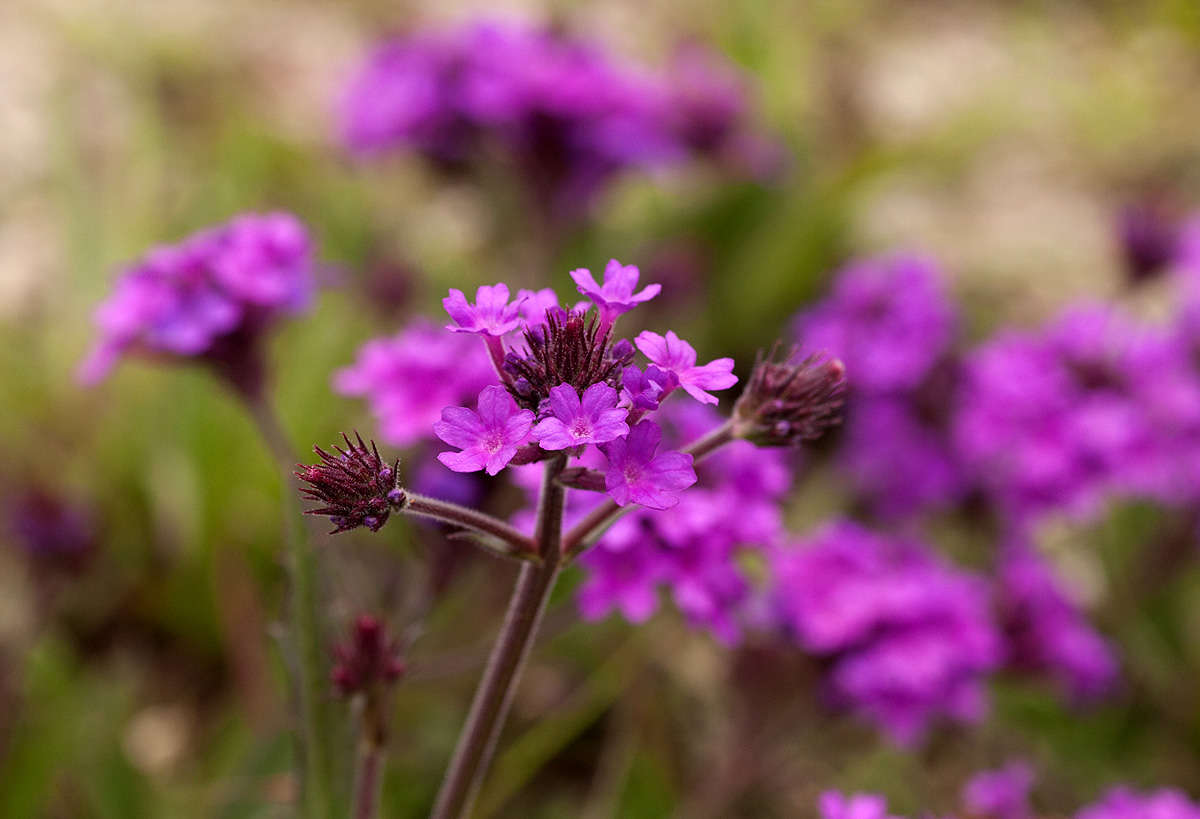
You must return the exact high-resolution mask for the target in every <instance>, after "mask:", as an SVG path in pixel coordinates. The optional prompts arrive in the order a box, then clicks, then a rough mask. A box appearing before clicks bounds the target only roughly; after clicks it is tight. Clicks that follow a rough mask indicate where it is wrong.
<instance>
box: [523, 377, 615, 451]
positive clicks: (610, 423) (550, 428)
mask: <svg viewBox="0 0 1200 819" xmlns="http://www.w3.org/2000/svg"><path fill="white" fill-rule="evenodd" d="M550 411H551V413H552V415H551V416H550V417H549V418H545V419H543V420H541V421H539V422H538V424H537V426H535V427H534V428H533V440H535V441H537V442H538V444H540V445H541V447H542V449H547V450H559V449H571V448H572V447H577V446H582V445H584V444H603V443H606V442H608V441H611V440H613V439H614V438H619V437H621V436H623V435H625V434H627V433H628V432H629V425H628V424H626V423H625V416H626V415H628V414H629V413H628V411H627V410H623V409H618V408H617V391H616V390H614V389H613V388H612V387H610V386H608V385H607V384H593V385H592V386H590V387H588V388H587V389H586V390H585V391H584V393H583V400H582V401H581V400H580V398H579V393H577V392H575V388H574V387H572V386H571V385H570V384H561V385H559V386H557V387H555V388H554V389H552V390H550Z"/></svg>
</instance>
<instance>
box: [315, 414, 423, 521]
mask: <svg viewBox="0 0 1200 819" xmlns="http://www.w3.org/2000/svg"><path fill="white" fill-rule="evenodd" d="M354 437H355V440H354V441H351V440H350V438H349V436H347V435H344V434H343V435H342V440H344V441H345V442H346V448H345V449H343V448H341V447H340V446H335V447H334V448H333V449H334V452H335V453H336V454H331V453H329V452H326V451H325V450H323V449H321V448H320V447H314V450H315V451H316V453H317V454H318V455H319V456H321V463H319V464H313V465H312V466H305V465H304V464H300V465H299V466H300V469H299V470H298V471H297V472H296V477H298V478H299V479H300V480H302V481H304V482H305V483H307V484H309V486H307V487H304V488H302V489H301V490H300V492H301V494H303V495H304V497H305V498H307V499H308V500H311V501H315V502H317V503H318V504H320V505H319V506H317V507H316V508H313V509H308V510H306V511H305V513H306V514H309V515H325V516H327V517H328V518H329V521H330V523H332V524H333V526H334V528H333V531H332V532H331V534H336V533H338V532H345V531H347V530H348V529H356V528H358V527H359V526H365V527H366V528H368V529H370V530H371V531H372V532H378V531H379V530H380V529H381V528H383V525H384V524H385V523H387V520H388V516H389V515H390V514H391V513H392V512H394V511H398V510H400V509H403V508H404V505H405V504H406V503H407V502H408V498H407V496H406V495H405V494H404V490H403V488H401V486H400V461H398V460H397V461H396V462H395V463H394V464H392V465H390V466H389V465H388V464H385V463H384V462H383V459H382V458H381V457H380V456H379V450H378V449H377V448H376V447H375V442H374V441H372V442H371V445H370V447H369V448H368V447H367V444H366V443H364V442H363V439H362V436H361V435H359V434H358V433H355V436H354Z"/></svg>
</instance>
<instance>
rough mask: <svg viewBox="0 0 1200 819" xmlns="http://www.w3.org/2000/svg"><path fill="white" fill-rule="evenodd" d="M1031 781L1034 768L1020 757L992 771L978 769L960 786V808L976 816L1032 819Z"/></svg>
mask: <svg viewBox="0 0 1200 819" xmlns="http://www.w3.org/2000/svg"><path fill="white" fill-rule="evenodd" d="M1033 780H1034V774H1033V768H1032V767H1030V765H1029V764H1028V763H1027V762H1022V761H1020V760H1017V761H1014V762H1010V763H1008V764H1007V765H1005V766H1004V767H1003V768H998V769H997V770H994V771H981V772H980V773H977V774H976V775H975V776H973V777H971V779H970V780H969V781H968V782H967V784H966V785H965V786H964V787H963V792H962V803H963V807H964V808H966V811H967V814H968V815H969V816H974V817H978V819H1033V810H1032V809H1031V808H1030V807H1029V791H1030V789H1031V788H1032V787H1033Z"/></svg>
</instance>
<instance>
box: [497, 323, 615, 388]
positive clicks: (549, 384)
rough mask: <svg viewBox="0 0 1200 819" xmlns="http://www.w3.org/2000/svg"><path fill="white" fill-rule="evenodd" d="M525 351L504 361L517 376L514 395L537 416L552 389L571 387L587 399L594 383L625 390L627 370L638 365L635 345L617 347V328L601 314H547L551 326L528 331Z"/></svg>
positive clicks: (508, 368) (507, 356)
mask: <svg viewBox="0 0 1200 819" xmlns="http://www.w3.org/2000/svg"><path fill="white" fill-rule="evenodd" d="M525 347H526V349H525V350H521V351H512V352H509V353H508V355H506V356H505V358H504V370H505V372H507V373H508V374H509V375H511V376H512V383H511V385H510V386H509V388H508V389H509V392H510V393H512V396H513V398H515V399H516V401H517V404H519V405H520V406H521V407H523V408H524V409H529V410H533V411H534V412H537V411H538V409H539V407H540V406H541V403H542V402H543V401H545V400H547V399H549V397H550V390H552V389H553V388H555V387H557V386H559V385H560V384H570V385H571V386H572V387H574V388H575V391H576V392H577V393H578V394H580V395H582V394H583V393H584V391H585V390H587V388H588V387H590V386H592V385H593V384H608V385H609V386H610V387H613V388H614V389H616V388H619V387H620V386H621V371H622V370H623V369H624V368H625V366H626V365H628V364H629V362H630V361H632V360H633V355H634V349H633V345H632V344H631V343H630V342H628V341H626V340H624V339H622V340H620V341H618V342H617V343H615V344H614V343H613V342H612V326H611V325H605V324H602V323H601V322H600V321H599V320H598V319H597V318H596V316H595V315H591V316H586V315H584V314H583V313H578V312H575V311H567V310H563V309H562V308H560V307H555V308H552V309H550V310H547V311H546V323H545V324H544V325H540V324H539V325H534V326H532V327H530V328H529V329H528V330H527V331H526V332H525Z"/></svg>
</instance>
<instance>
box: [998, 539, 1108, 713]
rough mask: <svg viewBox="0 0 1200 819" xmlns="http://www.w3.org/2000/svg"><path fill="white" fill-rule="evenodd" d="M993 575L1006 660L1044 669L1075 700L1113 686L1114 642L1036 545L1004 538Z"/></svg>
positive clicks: (1093, 696) (1028, 668)
mask: <svg viewBox="0 0 1200 819" xmlns="http://www.w3.org/2000/svg"><path fill="white" fill-rule="evenodd" d="M997 575H998V578H997V580H998V585H999V589H998V593H997V594H998V598H999V606H1000V613H1001V618H1002V622H1003V625H1004V628H1005V637H1006V639H1007V643H1008V652H1007V653H1008V656H1007V658H1006V660H1007V662H1008V664H1010V665H1011V666H1013V667H1014V668H1017V669H1021V670H1025V671H1034V672H1040V673H1044V674H1048V675H1049V676H1050V678H1051V679H1052V680H1053V681H1054V682H1055V683H1056V684H1057V685H1058V687H1059V688H1060V690H1061V691H1062V692H1063V694H1065V695H1067V696H1068V697H1070V698H1071V699H1073V700H1075V701H1088V700H1094V699H1096V698H1097V697H1100V696H1103V695H1104V694H1107V693H1109V692H1111V691H1112V690H1113V688H1114V687H1115V686H1116V683H1117V680H1118V676H1119V672H1118V665H1117V660H1116V655H1115V654H1114V652H1113V649H1112V647H1111V646H1110V645H1109V644H1108V642H1107V641H1106V640H1105V639H1104V638H1103V637H1102V636H1101V635H1100V634H1099V633H1098V632H1097V631H1096V630H1095V628H1094V627H1093V626H1092V625H1091V624H1090V623H1089V622H1088V621H1087V618H1086V617H1085V616H1084V614H1083V612H1082V610H1081V609H1080V608H1079V606H1078V605H1077V604H1076V603H1075V601H1073V600H1072V599H1071V597H1070V596H1069V594H1068V593H1067V589H1066V588H1065V587H1064V585H1063V584H1062V582H1061V580H1059V578H1058V577H1056V575H1055V573H1054V570H1053V569H1052V568H1051V567H1050V566H1049V565H1048V564H1047V563H1046V561H1045V560H1044V559H1043V558H1042V557H1041V556H1040V555H1038V553H1037V552H1036V551H1035V550H1034V548H1033V547H1032V546H1030V545H1028V544H1026V543H1023V542H1021V541H1019V540H1013V541H1011V542H1009V543H1007V544H1005V545H1004V547H1003V548H1002V549H1001V552H1000V565H999V567H998V571H997Z"/></svg>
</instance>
